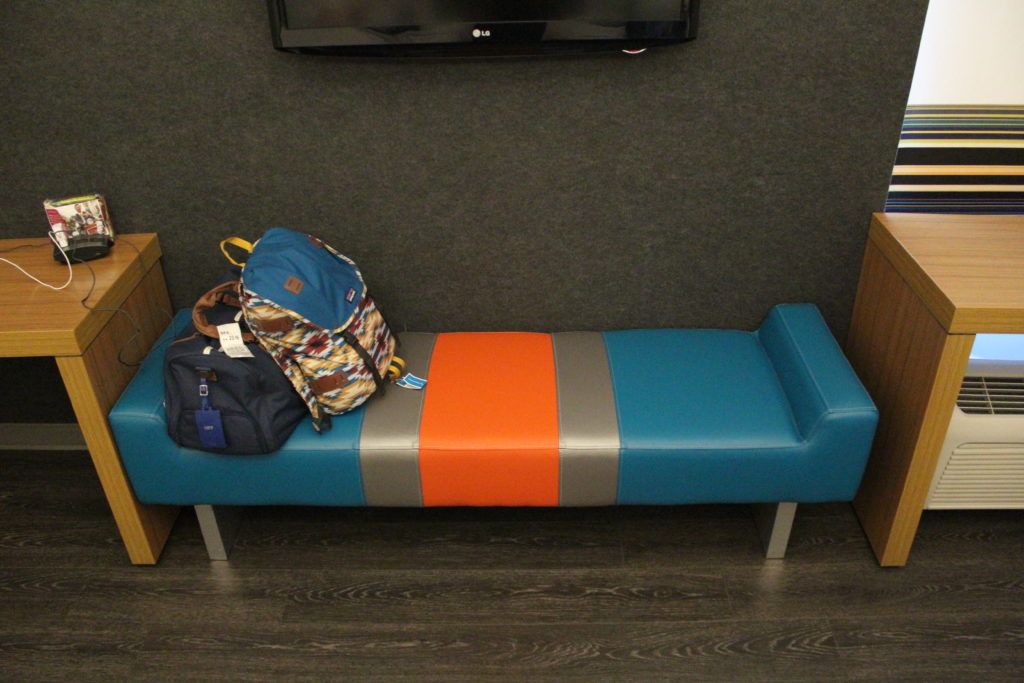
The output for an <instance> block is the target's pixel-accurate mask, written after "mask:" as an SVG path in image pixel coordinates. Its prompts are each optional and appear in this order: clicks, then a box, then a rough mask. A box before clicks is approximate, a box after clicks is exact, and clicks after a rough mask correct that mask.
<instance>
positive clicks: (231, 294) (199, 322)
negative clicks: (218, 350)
mask: <svg viewBox="0 0 1024 683" xmlns="http://www.w3.org/2000/svg"><path fill="white" fill-rule="evenodd" d="M219 303H222V304H227V305H228V306H234V307H235V308H237V309H239V310H241V308H242V305H241V304H240V303H239V300H238V280H230V281H228V282H222V283H221V284H219V285H217V286H216V287H214V288H213V289H211V290H210V291H208V292H207V293H206V294H203V295H202V296H201V297H199V300H198V301H196V305H195V306H193V307H192V324H193V325H195V327H196V331H198V332H199V333H200V334H205V335H206V336H207V337H212V338H213V339H220V335H219V334H218V333H217V326H216V325H212V324H211V323H210V321H209V320H207V319H206V312H207V311H208V310H210V309H211V308H213V307H214V305H216V304H219ZM242 341H247V342H251V341H256V337H254V336H253V335H252V332H242Z"/></svg>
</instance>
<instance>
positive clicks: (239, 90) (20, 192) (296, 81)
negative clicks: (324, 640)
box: [0, 0, 927, 422]
mask: <svg viewBox="0 0 1024 683" xmlns="http://www.w3.org/2000/svg"><path fill="white" fill-rule="evenodd" d="M926 5H927V1H926V0H912V1H904V2H899V3H895V2H889V1H886V0H876V1H865V2H856V3H853V2H847V1H846V0H827V1H823V0H705V2H704V3H703V8H702V17H701V34H700V37H699V38H698V40H697V41H696V42H694V43H690V44H686V45H682V46H676V47H672V48H666V49H662V50H657V51H650V52H649V53H647V54H645V55H643V56H641V57H626V56H624V55H618V54H616V55H611V56H597V57H586V58H558V59H534V60H507V61H503V60H498V61H468V62H401V63H388V62H381V61H345V60H342V59H337V58H316V57H305V56H296V55H292V54H286V53H280V52H276V51H274V50H273V49H271V47H270V39H269V31H268V27H267V19H266V12H265V7H264V4H263V3H262V2H258V1H256V0H250V1H249V2H241V1H240V0H233V1H229V0H218V1H217V2H209V1H207V0H191V1H184V0H182V1H176V2H147V3H142V2H135V1H127V0H125V1H122V2H113V1H111V0H83V1H82V2H76V3H72V4H70V5H69V4H68V3H66V2H38V1H29V0H22V1H8V2H5V3H3V4H2V5H0V39H2V45H3V48H2V50H3V59H2V63H0V86H2V89H3V92H4V100H3V104H2V105H0V107H2V114H3V120H4V122H5V124H4V125H5V135H4V153H3V155H2V157H0V164H2V175H3V178H4V185H5V192H4V199H3V212H2V218H0V236H5V237H7V236H22V235H26V234H42V233H43V232H44V231H45V220H44V216H43V212H42V209H41V205H40V203H41V201H42V199H43V198H45V197H59V196H66V195H71V194H80V193H82V192H88V191H98V192H101V193H103V194H105V195H106V196H107V199H108V203H109V206H110V209H111V213H112V216H113V219H114V223H115V226H116V227H117V228H118V229H119V230H120V231H122V232H150V231H155V232H158V233H159V234H160V239H161V243H162V245H163V247H164V261H163V262H164V268H165V270H166V273H167V277H168V284H169V288H170V292H171V296H172V299H173V302H174V304H175V305H176V306H185V305H190V304H191V303H192V301H193V300H194V299H195V298H196V296H198V295H199V294H200V293H201V292H202V291H203V290H204V289H205V288H206V287H207V285H208V284H210V283H211V282H212V281H213V280H214V278H215V277H216V276H217V275H218V274H219V272H220V271H221V270H222V264H223V260H222V257H221V256H220V253H219V251H218V248H217V242H218V241H219V240H220V239H222V238H223V237H226V236H229V235H243V236H247V237H250V238H255V237H257V236H259V234H260V233H261V232H262V231H263V230H265V229H266V228H268V227H271V226H274V225H285V226H288V227H292V228H295V229H299V230H305V231H309V232H315V233H317V234H320V235H321V236H323V237H325V238H326V239H327V241H328V242H330V243H331V244H333V245H334V246H336V247H337V248H339V249H340V250H341V251H343V252H344V253H346V254H348V255H349V256H351V257H352V258H354V259H355V260H356V261H357V262H358V263H359V264H360V266H361V267H362V270H363V273H364V275H365V277H366V279H367V281H368V282H369V284H370V288H371V292H373V293H374V294H375V296H376V297H377V299H378V300H379V301H380V303H381V304H382V306H383V307H384V309H385V311H386V312H387V314H388V316H389V318H390V319H391V321H392V324H393V326H395V327H397V328H399V329H414V330H424V329H429V330H438V331H444V330H454V329H481V330H483V329H527V330H563V329H602V328H622V327H634V326H708V327H739V328H745V329H750V328H753V327H755V326H756V325H757V324H758V322H759V321H760V319H761V318H762V316H763V315H764V314H765V313H766V311H767V310H768V308H769V307H770V306H771V305H773V304H775V303H778V302H784V301H811V302H814V303H817V304H818V305H819V306H820V307H821V309H822V311H823V312H824V314H825V316H826V318H827V319H828V321H829V323H830V325H831V326H832V328H833V330H834V331H835V332H836V334H837V335H839V336H840V338H842V335H844V334H845V330H846V326H847V324H848V320H849V314H850V309H851V306H852V301H853V296H854V288H855V284H856V279H857V274H858V269H859V264H860V256H861V250H862V248H863V243H864V239H865V235H866V230H867V225H868V220H869V214H870V213H871V212H872V211H876V210H880V209H881V208H882V206H883V204H884V200H885V194H886V189H887V183H888V178H889V174H890V172H891V170H892V161H893V157H894V154H895V150H896V144H897V139H898V134H899V128H900V123H901V120H902V115H903V109H904V105H905V101H906V94H907V91H908V89H909V84H910V79H911V75H912V71H913V66H914V59H915V56H916V52H917V46H918V41H919V37H920V33H921V26H922V24H923V20H924V12H925V9H926ZM15 367H19V368H20V367H21V366H20V365H17V363H16V362H13V361H5V362H4V363H3V364H2V365H0V369H2V370H3V374H4V378H5V381H7V378H8V376H9V375H14V374H24V373H20V372H17V373H16V372H14V371H12V368H15ZM33 368H34V369H33V372H38V369H35V366H33ZM30 374H31V373H30ZM16 406H17V403H16V402H15V401H12V400H8V401H6V405H5V406H4V407H3V408H4V409H3V411H2V412H0V422H2V421H42V420H39V419H38V416H35V417H34V418H32V417H30V416H26V415H23V414H18V409H17V407H16ZM8 414H10V415H11V417H8Z"/></svg>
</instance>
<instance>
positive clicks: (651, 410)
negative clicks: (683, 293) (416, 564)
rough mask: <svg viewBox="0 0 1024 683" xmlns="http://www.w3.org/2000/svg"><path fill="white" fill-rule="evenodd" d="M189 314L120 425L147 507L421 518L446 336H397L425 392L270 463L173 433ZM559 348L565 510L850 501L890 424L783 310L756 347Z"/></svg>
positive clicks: (130, 395) (703, 342)
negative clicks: (427, 408)
mask: <svg viewBox="0 0 1024 683" xmlns="http://www.w3.org/2000/svg"><path fill="white" fill-rule="evenodd" d="M188 316H189V312H188V311H182V312H181V313H179V315H178V316H177V317H176V318H175V321H174V323H173V324H172V325H171V327H170V328H168V330H167V331H166V332H165V333H164V335H163V336H162V337H161V338H160V340H159V341H158V342H157V344H156V346H155V347H154V348H153V350H152V351H151V352H150V353H149V355H148V356H147V358H146V359H145V361H144V363H143V365H142V367H141V368H140V370H139V372H138V373H137V375H136V377H135V378H134V379H133V380H132V382H131V383H130V384H129V386H128V387H127V389H126V390H125V392H124V393H123V395H122V396H121V398H120V400H119V401H118V403H117V404H116V405H115V406H114V408H113V410H112V411H111V414H110V423H111V427H112V429H113V431H114V435H115V438H116V440H117V443H118V447H119V449H120V453H121V458H122V461H123V463H124V466H125V469H126V471H127V473H128V477H129V479H130V481H131V482H132V486H133V487H134V491H135V494H136V496H137V497H138V499H139V500H140V501H141V502H144V503H164V504H174V505H338V506H361V505H398V506H420V505H422V504H423V496H422V491H421V470H420V464H419V462H420V461H419V457H420V453H419V430H420V425H421V422H420V420H421V417H422V405H423V398H422V396H423V395H424V394H425V393H427V392H429V391H430V386H431V385H430V383H429V380H430V375H429V373H430V363H431V358H432V356H431V349H432V348H433V345H434V340H435V335H432V334H429V333H409V334H406V335H401V340H402V344H403V353H402V354H400V355H405V356H406V357H407V359H408V360H410V369H411V370H413V371H414V372H416V374H419V375H421V376H424V375H425V376H426V377H427V379H428V386H427V390H426V391H425V392H407V391H404V390H402V389H399V388H392V389H390V390H389V391H388V392H387V395H385V396H383V397H375V398H374V399H373V400H371V401H368V402H367V403H366V404H365V405H364V406H361V407H360V408H358V409H356V410H354V411H352V412H350V413H347V414H345V415H342V416H337V417H335V418H334V419H333V427H332V429H331V430H330V431H329V432H326V433H324V434H318V433H316V432H315V431H314V430H313V429H312V426H311V424H310V423H308V422H303V423H302V424H300V426H299V427H298V428H297V429H296V431H295V433H294V434H293V435H292V436H291V437H290V438H289V439H288V441H287V442H286V443H285V445H284V446H283V447H282V448H281V449H280V450H279V451H277V452H275V453H272V454H269V455H256V456H239V455H219V454H213V453H207V452H202V451H195V450H190V449H187V448H182V447H179V446H177V445H176V444H175V443H174V442H172V441H171V439H170V438H169V437H168V436H167V430H166V424H165V422H164V420H165V418H164V411H163V405H162V402H163V376H162V359H163V353H164V349H165V348H166V345H167V344H168V343H170V341H171V340H172V339H173V336H174V332H175V331H176V330H178V329H180V328H181V327H182V326H184V325H185V323H186V321H187V319H188ZM552 340H553V341H552V343H553V355H554V359H555V368H554V372H555V373H556V375H557V382H556V383H557V386H558V412H559V416H558V417H559V440H558V444H557V447H558V454H559V462H560V464H559V477H560V481H559V491H560V493H559V499H558V501H559V503H558V504H559V505H612V504H620V505H634V504H636V505H640V504H643V505H646V504H683V503H709V502H716V503H762V502H763V503H770V502H776V503H777V502H781V501H788V502H794V503H800V502H824V501H845V500H851V499H852V497H853V495H854V493H855V492H856V490H857V487H858V485H859V482H860V478H861V475H862V473H863V471H864V466H865V463H866V459H867V456H868V452H869V450H870V446H871V441H872V439H873V436H874V431H875V426H876V423H877V420H878V414H877V411H876V409H875V407H874V404H873V403H872V401H871V399H870V397H869V396H868V395H867V393H866V392H865V390H864V388H863V386H862V385H861V383H860V381H859V380H858V379H857V377H856V375H855V374H854V372H853V370H852V369H851V368H850V365H849V363H848V362H847V361H846V358H845V357H844V356H843V353H842V351H841V350H840V348H839V346H838V344H837V343H836V341H835V339H834V338H833V336H832V334H831V332H830V331H829V329H828V327H827V325H826V324H825V321H824V320H823V319H822V317H821V315H820V313H819V312H818V310H817V308H815V307H814V306H813V305H809V304H792V305H780V306H776V307H775V308H774V309H772V310H771V312H770V313H769V315H768V317H767V319H766V320H765V321H764V323H763V324H762V325H761V328H760V329H759V330H756V331H754V332H744V331H736V330H701V329H657V330H624V331H612V332H603V333H601V332H571V333H557V334H555V335H552ZM482 381H483V380H482ZM464 448H465V449H466V450H467V451H473V450H474V448H476V446H475V445H474V444H473V443H466V444H464ZM491 448H492V450H493V448H494V447H493V446H492V447H491ZM495 457H516V455H515V451H514V449H509V450H508V451H507V452H506V453H505V454H503V455H502V454H499V455H497V456H495Z"/></svg>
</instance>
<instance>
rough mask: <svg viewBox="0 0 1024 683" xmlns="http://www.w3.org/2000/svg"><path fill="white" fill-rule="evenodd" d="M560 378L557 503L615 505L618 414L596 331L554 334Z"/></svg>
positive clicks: (605, 360)
mask: <svg viewBox="0 0 1024 683" xmlns="http://www.w3.org/2000/svg"><path fill="white" fill-rule="evenodd" d="M551 337H552V343H553V345H554V352H555V377H556V381H557V384H558V432H559V433H558V447H559V469H560V477H559V505H566V506H570V505H614V504H615V502H616V497H617V492H618V485H619V447H620V443H619V420H618V415H617V414H616V412H615V395H614V393H613V390H612V378H611V371H610V370H609V369H608V353H607V351H606V350H605V346H604V337H603V336H602V335H601V333H600V332H558V333H555V334H553V335H551Z"/></svg>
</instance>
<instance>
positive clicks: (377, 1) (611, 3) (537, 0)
mask: <svg viewBox="0 0 1024 683" xmlns="http://www.w3.org/2000/svg"><path fill="white" fill-rule="evenodd" d="M268 5H269V8H270V21H271V29H272V32H273V38H274V46H275V47H277V48H279V49H282V50H292V51H298V52H312V53H326V54H350V55H360V54H362V55H375V56H401V55H438V56H444V55H452V56H459V55H502V54H511V55H514V54H540V53H549V52H559V51H575V52H584V51H589V50H607V49H622V50H626V51H635V50H641V49H644V48H647V47H652V46H656V45H667V44H672V43H679V42H683V41H685V40H691V39H693V38H695V37H696V33H697V11H698V5H699V0H268Z"/></svg>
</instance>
